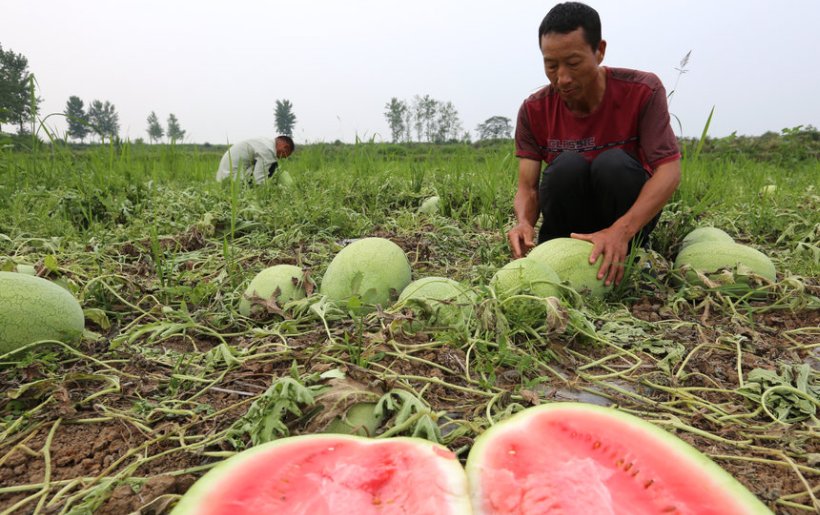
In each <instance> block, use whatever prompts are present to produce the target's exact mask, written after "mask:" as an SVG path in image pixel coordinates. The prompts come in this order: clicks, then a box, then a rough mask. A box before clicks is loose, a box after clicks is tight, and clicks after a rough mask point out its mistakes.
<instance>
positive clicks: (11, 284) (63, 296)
mask: <svg viewBox="0 0 820 515" xmlns="http://www.w3.org/2000/svg"><path fill="white" fill-rule="evenodd" d="M84 327H85V316H84V315H83V309H82V307H80V303H79V302H77V299H75V298H74V296H73V295H72V294H71V293H70V292H69V291H68V290H66V289H65V288H62V287H60V286H58V285H56V284H54V283H53V282H51V281H48V280H46V279H43V278H40V277H34V276H31V275H28V274H24V273H16V272H0V354H5V353H7V352H11V351H13V350H16V349H18V348H20V347H22V346H24V345H28V344H30V343H34V342H37V341H41V340H58V341H61V342H63V343H76V342H78V341H79V340H80V338H81V337H82V335H83V329H84Z"/></svg>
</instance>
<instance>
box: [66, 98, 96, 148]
mask: <svg viewBox="0 0 820 515" xmlns="http://www.w3.org/2000/svg"><path fill="white" fill-rule="evenodd" d="M63 114H64V115H65V117H66V120H67V121H68V136H69V137H70V138H74V139H78V140H80V142H83V141H85V137H86V136H88V133H89V132H91V128H90V127H89V125H88V115H87V114H86V112H85V104H83V101H82V99H80V97H78V96H74V95H71V96H70V97H68V101H67V102H66V104H65V111H63Z"/></svg>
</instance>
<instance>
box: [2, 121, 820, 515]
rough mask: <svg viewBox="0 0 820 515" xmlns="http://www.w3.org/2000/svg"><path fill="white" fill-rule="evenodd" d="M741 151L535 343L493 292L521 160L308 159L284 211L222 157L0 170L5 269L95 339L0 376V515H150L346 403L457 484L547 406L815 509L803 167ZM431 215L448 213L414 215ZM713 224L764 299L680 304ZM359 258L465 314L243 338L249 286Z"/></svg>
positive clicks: (134, 157) (813, 169)
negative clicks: (374, 416) (448, 285)
mask: <svg viewBox="0 0 820 515" xmlns="http://www.w3.org/2000/svg"><path fill="white" fill-rule="evenodd" d="M787 136H788V135H787ZM740 143H743V142H738V141H735V140H731V139H729V140H727V139H724V140H718V141H715V142H712V143H711V144H710V145H708V146H707V147H706V148H705V149H703V151H702V152H698V149H697V148H696V147H695V145H692V144H689V143H687V147H686V148H687V152H686V156H685V159H684V161H683V179H682V183H681V186H680V188H679V191H678V192H677V193H676V195H675V197H674V198H673V199H672V201H671V202H670V204H669V205H667V207H666V209H665V211H664V214H663V216H662V218H661V223H660V224H659V226H658V228H657V229H656V230H655V232H654V234H653V241H652V252H651V253H649V254H648V256H644V257H643V258H641V260H636V261H635V262H634V263H635V265H636V266H633V267H632V270H631V273H630V274H629V276H628V278H627V279H626V280H625V281H624V282H623V283H622V284H621V285H620V286H619V287H618V288H617V289H616V290H615V291H613V292H612V293H611V294H610V296H609V297H608V298H607V299H606V300H605V301H603V302H602V301H598V300H596V299H591V298H587V297H586V296H584V295H575V296H571V297H570V298H569V300H566V301H563V302H561V303H552V304H549V306H550V316H548V317H544V318H543V320H540V321H528V320H519V319H516V318H515V317H512V316H505V313H504V312H502V306H501V304H500V302H499V300H498V299H497V298H495V296H494V294H493V292H492V291H491V289H490V288H489V286H488V285H489V281H490V278H491V277H492V276H493V274H494V273H495V271H496V270H498V269H499V268H500V267H502V266H503V265H505V264H506V263H508V262H509V261H510V260H511V256H510V252H509V249H508V246H507V243H506V238H505V231H506V230H507V229H508V228H509V227H510V226H511V224H512V221H513V220H512V198H513V194H514V192H515V187H516V177H517V160H516V159H515V157H514V155H513V146H512V142H508V141H507V142H497V143H494V144H487V145H481V146H471V145H467V144H458V145H421V144H419V145H389V144H381V143H373V142H363V143H358V144H352V145H343V144H339V145H331V144H316V145H307V146H303V147H299V148H298V149H297V152H296V153H295V154H294V156H292V157H291V158H290V159H289V160H288V161H287V162H285V163H284V164H283V165H282V169H285V170H287V171H288V172H289V173H290V174H291V176H292V177H293V179H294V183H293V184H292V185H290V186H284V185H279V184H278V183H276V182H275V181H271V182H270V183H269V184H265V185H263V186H261V187H255V188H249V187H244V186H242V185H241V184H237V183H235V184H233V185H232V184H219V183H216V182H215V181H214V174H215V171H216V166H217V164H218V162H219V158H220V156H221V153H222V152H223V151H224V148H217V147H204V146H189V145H177V146H166V145H141V144H121V145H104V146H91V147H82V148H72V147H66V146H64V145H55V146H52V145H36V146H35V147H34V148H33V149H32V148H29V149H14V148H12V147H11V146H5V147H2V148H0V269H2V270H12V269H14V267H15V266H16V265H17V264H31V265H34V266H35V268H36V270H37V273H38V275H40V276H41V277H45V278H48V279H51V280H54V281H57V282H58V283H60V284H62V285H63V286H65V287H67V288H68V289H69V290H70V291H72V292H73V293H74V294H75V296H76V297H77V298H78V299H79V300H80V303H81V305H82V307H83V308H84V310H85V315H86V333H87V334H86V336H85V338H84V340H83V342H82V343H81V344H80V345H78V346H76V347H71V346H67V345H60V344H57V343H52V344H46V345H43V346H40V347H36V348H35V347H32V348H29V349H25V350H23V351H20V352H17V353H14V354H10V355H9V354H7V355H3V356H0V391H2V397H0V513H76V514H81V513H92V512H94V513H119V514H123V513H130V512H133V511H136V510H140V509H142V510H143V513H164V512H166V511H167V510H168V508H169V507H170V506H172V504H173V503H174V502H175V501H176V499H178V497H179V495H180V494H182V493H184V492H185V490H186V489H187V488H188V487H189V486H190V485H191V484H192V483H193V481H195V480H196V479H197V478H198V477H200V476H201V475H202V474H203V473H204V472H205V471H207V470H208V469H209V468H210V467H212V466H213V465H214V464H216V463H217V462H219V460H221V459H223V458H225V457H227V456H230V455H232V454H233V453H235V452H237V451H238V450H241V449H243V448H246V447H248V446H250V445H252V444H256V443H260V442H263V441H267V440H271V439H274V438H278V437H282V436H287V435H297V434H305V433H311V432H317V431H320V430H321V429H323V427H324V426H323V424H326V423H327V421H328V420H332V418H333V416H336V415H341V414H343V413H345V412H346V411H347V409H348V408H349V407H350V406H352V405H353V404H355V403H358V402H377V401H381V404H380V405H381V407H382V408H383V410H384V413H385V418H384V420H383V422H382V423H381V425H380V427H378V429H377V430H376V431H375V435H372V436H376V437H389V436H396V435H408V436H409V435H414V436H420V437H423V438H427V439H431V440H435V441H439V442H441V443H443V444H445V445H447V446H448V447H449V448H451V449H452V450H453V451H455V452H456V453H457V454H458V455H459V456H460V457H462V458H464V457H466V454H467V452H468V451H469V449H470V445H471V443H472V441H473V439H474V438H475V437H476V436H477V435H478V434H480V433H481V432H482V431H483V430H484V429H485V428H487V427H488V426H490V425H492V424H493V423H495V422H497V421H499V420H502V419H504V418H506V417H508V416H510V415H511V414H513V413H515V412H517V411H519V410H521V409H523V408H525V407H527V406H530V405H533V404H537V403H544V402H551V401H562V400H580V401H584V402H591V403H596V404H601V405H617V406H618V407H619V409H621V410H624V411H626V412H629V413H632V414H636V415H638V416H640V417H642V418H644V419H646V420H650V421H653V422H655V423H656V424H658V425H660V426H661V427H663V428H665V429H667V430H669V431H671V432H673V433H675V434H676V435H678V436H680V437H681V438H683V439H684V440H686V441H688V442H690V443H691V444H693V445H694V446H695V447H697V448H698V449H700V450H701V451H702V452H704V453H706V454H707V455H709V456H711V457H712V458H713V459H714V460H715V461H716V462H717V463H718V464H719V465H721V466H722V467H724V468H725V469H726V470H728V471H729V472H730V473H732V474H733V475H734V476H735V477H736V478H737V479H738V480H740V481H741V482H742V483H743V484H745V485H746V486H747V487H748V488H749V489H750V490H751V491H752V492H753V493H755V494H756V495H757V496H758V497H759V498H760V499H761V500H762V501H763V502H765V503H766V504H767V505H769V507H770V508H771V509H772V510H774V511H776V512H778V513H804V512H812V511H814V510H817V509H820V504H818V500H817V499H818V497H820V487H818V485H820V438H818V436H820V434H819V433H820V428H818V415H817V408H818V405H820V372H818V368H820V367H818V364H820V363H819V361H818V353H819V352H820V351H819V350H818V349H820V299H819V298H818V297H820V190H818V186H820V163H819V162H818V159H817V153H816V149H815V150H814V151H808V152H807V151H804V150H805V149H804V147H803V146H801V145H802V143H800V144H795V143H794V141H793V140H792V139H789V137H783V138H775V140H774V142H773V143H771V144H769V146H766V147H765V148H760V147H744V146H742V145H740ZM815 143H816V142H815ZM750 149H751V150H750ZM767 185H776V188H775V189H773V190H772V189H768V190H766V189H763V188H764V186H767ZM433 195H438V196H439V197H440V198H441V202H440V210H439V212H438V213H434V214H420V213H418V212H417V209H418V207H419V205H420V204H421V203H422V201H424V200H425V199H426V198H429V197H431V196H433ZM706 225H713V226H716V227H720V228H722V229H723V230H725V231H726V232H728V233H729V234H730V235H731V236H732V237H733V238H734V239H735V240H736V241H738V242H740V243H744V244H747V245H750V246H752V247H754V248H756V249H758V250H761V251H762V252H764V253H766V254H767V255H768V256H769V257H771V259H772V260H773V261H774V263H775V265H776V267H777V278H778V281H777V283H776V284H773V285H765V284H764V285H762V286H761V287H760V288H759V289H758V290H757V291H755V292H752V293H754V294H750V295H746V296H741V297H740V298H738V297H737V296H728V295H726V294H725V292H724V291H723V290H721V289H720V288H714V289H707V288H703V287H696V286H688V287H678V286H677V282H676V280H675V279H676V278H677V277H679V276H680V274H679V273H678V271H676V270H673V269H672V267H671V263H672V262H673V261H674V257H675V255H676V254H677V251H678V248H679V246H680V243H681V241H682V239H683V237H684V236H685V235H686V234H687V233H688V232H689V231H690V230H692V229H694V228H696V227H699V226H706ZM368 236H379V237H383V238H388V239H390V240H392V241H393V242H395V243H397V244H398V245H399V246H400V247H401V248H402V249H403V250H404V251H405V253H406V254H407V256H408V258H409V260H410V263H411V265H412V270H413V278H414V279H416V278H421V277H426V276H444V277H449V278H452V279H455V280H457V281H460V282H461V283H463V284H465V285H469V286H470V287H471V288H472V289H473V290H474V292H475V294H476V295H475V299H476V300H475V306H474V307H475V310H474V313H475V316H474V317H473V318H472V319H470V320H469V322H468V323H467V324H464V325H460V326H458V327H429V328H426V329H420V330H419V329H418V326H416V325H412V324H410V323H408V322H410V321H412V318H413V316H414V315H413V313H411V312H409V311H408V310H402V309H390V308H389V307H388V309H385V310H383V311H378V312H374V313H370V314H366V315H353V314H351V313H350V312H349V311H348V310H346V309H344V307H341V308H340V307H338V306H332V305H329V304H328V303H327V302H325V300H324V299H323V298H322V296H321V295H320V294H319V293H318V290H317V291H315V292H313V293H312V294H311V295H309V296H308V297H307V298H306V299H304V300H300V301H296V302H294V303H292V304H291V305H287V306H284V307H285V308H286V309H285V310H284V311H280V310H278V309H274V310H273V311H274V312H271V313H270V314H269V316H267V317H261V318H260V317H257V318H255V319H249V318H245V317H242V316H241V315H239V313H238V312H237V305H238V303H239V300H240V299H241V297H242V294H243V292H244V290H245V287H246V286H247V285H248V283H249V282H250V280H251V279H252V278H253V276H254V275H255V274H256V273H257V272H259V271H260V270H262V269H263V268H266V267H268V266H271V265H274V264H280V263H287V264H294V265H298V266H300V267H302V268H303V269H304V270H306V271H307V273H308V274H309V276H310V277H311V278H313V280H314V281H316V282H317V283H321V278H322V276H323V274H324V272H325V270H326V268H327V266H328V264H329V263H330V261H331V259H332V258H333V256H334V255H335V254H336V253H337V252H338V251H339V250H340V249H341V248H343V246H344V245H346V244H347V243H348V242H350V241H351V240H354V239H357V238H362V237H368ZM647 262H648V263H650V264H651V266H649V267H646V266H645V264H646V263H647ZM328 389H329V390H330V391H332V392H334V394H333V395H327V394H326V392H327V391H328ZM320 392H324V394H323V395H319V393H320ZM320 412H321V413H322V415H323V416H321V417H319V416H317V413H320Z"/></svg>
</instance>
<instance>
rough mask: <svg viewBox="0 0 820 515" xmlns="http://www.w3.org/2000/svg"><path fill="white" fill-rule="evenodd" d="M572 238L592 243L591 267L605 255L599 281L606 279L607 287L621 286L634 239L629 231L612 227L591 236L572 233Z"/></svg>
mask: <svg viewBox="0 0 820 515" xmlns="http://www.w3.org/2000/svg"><path fill="white" fill-rule="evenodd" d="M570 237H572V238H575V239H577V240H584V241H588V242H590V243H592V245H593V247H592V253H591V254H590V255H589V263H590V264H591V265H592V264H595V262H596V261H598V257H599V256H601V254H603V262H602V263H601V267H600V268H598V279H599V280H600V279H603V278H604V277H606V280H605V281H604V284H605V285H606V286H609V285H610V284H612V283H613V282H614V283H615V284H621V279H623V277H624V263H625V262H626V257H627V254H628V253H629V240H630V239H631V238H632V235H631V234H629V232H628V231H626V230H623V229H620V228H619V227H618V226H617V225H612V226H610V227H607V228H606V229H602V230H600V231H598V232H594V233H591V234H578V233H572V234H570Z"/></svg>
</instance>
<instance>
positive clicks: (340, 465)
mask: <svg viewBox="0 0 820 515" xmlns="http://www.w3.org/2000/svg"><path fill="white" fill-rule="evenodd" d="M171 513H172V515H262V514H269V513H271V514H273V513H275V514H277V515H297V514H298V515H326V514H331V513H332V514H337V513H338V514H350V515H354V514H355V515H370V514H373V515H376V514H385V515H386V514H412V515H448V514H453V515H455V514H468V513H470V498H469V495H468V493H467V481H466V477H465V474H464V469H463V468H462V467H461V464H460V462H459V461H458V458H457V457H456V455H455V454H453V453H452V452H451V451H449V450H448V449H447V448H445V447H443V446H441V445H438V444H435V443H432V442H429V441H427V440H421V439H417V438H389V439H384V440H377V439H367V438H362V437H357V436H347V435H307V436H294V437H289V438H283V439H280V440H275V441H273V442H269V443H266V444H263V445H259V446H257V447H253V448H251V449H248V450H247V451H244V452H241V453H239V454H237V455H235V456H233V457H231V458H229V459H227V460H226V461H224V462H222V463H221V464H219V465H218V466H217V467H215V468H214V469H213V470H211V471H209V472H208V473H207V474H205V476H203V477H202V478H201V479H200V480H199V481H197V482H196V483H195V484H194V485H193V486H192V487H191V488H190V489H189V490H188V492H187V493H186V494H185V495H184V496H183V497H182V499H181V500H180V502H179V504H177V506H176V507H175V508H174V510H173V511H172V512H171Z"/></svg>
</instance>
